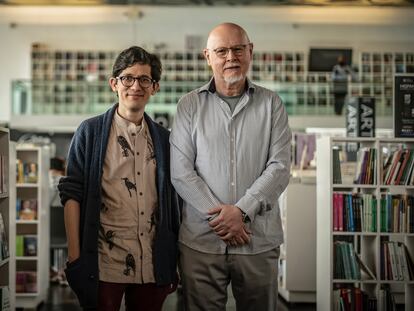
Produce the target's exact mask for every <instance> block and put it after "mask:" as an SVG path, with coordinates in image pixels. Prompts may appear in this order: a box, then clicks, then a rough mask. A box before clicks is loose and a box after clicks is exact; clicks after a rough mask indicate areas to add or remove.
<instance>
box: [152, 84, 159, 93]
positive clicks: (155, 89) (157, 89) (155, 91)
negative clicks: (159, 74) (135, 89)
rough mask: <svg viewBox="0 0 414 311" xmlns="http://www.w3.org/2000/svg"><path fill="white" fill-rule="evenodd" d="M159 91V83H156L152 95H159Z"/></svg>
mask: <svg viewBox="0 0 414 311" xmlns="http://www.w3.org/2000/svg"><path fill="white" fill-rule="evenodd" d="M159 90H160V84H159V83H158V82H155V83H154V85H153V87H152V91H151V95H155V93H157V92H158V91H159Z"/></svg>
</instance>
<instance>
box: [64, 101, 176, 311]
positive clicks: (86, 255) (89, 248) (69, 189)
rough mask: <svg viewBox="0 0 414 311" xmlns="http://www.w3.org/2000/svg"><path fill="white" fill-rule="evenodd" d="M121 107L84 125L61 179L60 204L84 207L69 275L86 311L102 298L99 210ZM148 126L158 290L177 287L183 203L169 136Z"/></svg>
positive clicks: (68, 278) (74, 140) (73, 143)
mask: <svg viewBox="0 0 414 311" xmlns="http://www.w3.org/2000/svg"><path fill="white" fill-rule="evenodd" d="M116 107H117V104H116V105H114V106H113V107H112V108H111V109H109V110H108V111H107V112H105V113H104V114H101V115H99V116H97V117H94V118H91V119H88V120H86V121H84V122H82V123H81V125H80V126H79V128H78V129H77V131H76V133H75V135H74V136H73V139H72V142H71V146H70V149H69V154H68V162H67V176H65V177H63V178H61V180H60V182H59V186H58V188H59V191H60V197H61V202H62V204H63V205H64V204H65V203H66V201H67V200H69V199H73V200H75V201H77V202H79V203H80V237H79V238H80V248H81V254H80V257H79V258H78V259H77V260H75V261H74V262H71V263H70V264H68V266H67V269H66V270H65V273H66V277H67V280H68V283H69V285H70V286H71V288H72V289H73V291H74V292H75V293H76V295H77V296H78V299H79V302H80V304H81V306H82V307H84V308H95V307H96V306H97V297H98V295H97V294H98V282H99V271H98V231H99V221H100V220H99V217H100V207H101V204H102V202H101V200H102V198H101V178H102V170H103V163H104V160H105V154H106V148H107V144H108V137H109V132H110V129H111V123H112V119H113V115H114V113H115V111H116ZM144 117H145V121H146V122H147V124H148V128H149V131H150V134H151V137H152V140H153V143H154V152H155V158H156V161H157V171H156V183H157V190H158V203H159V209H158V212H157V221H156V223H157V227H156V235H155V239H154V243H153V261H154V262H153V264H154V274H155V280H156V283H157V285H168V284H170V283H174V282H176V278H177V276H176V263H177V253H178V250H177V235H178V229H179V221H180V209H179V206H180V204H179V198H178V196H177V194H176V192H175V190H174V189H173V187H172V185H171V180H170V145H169V142H168V139H169V132H168V131H167V130H166V129H164V128H163V127H162V126H160V125H159V124H157V123H155V122H154V121H153V120H152V119H151V118H150V117H149V116H148V115H147V114H144Z"/></svg>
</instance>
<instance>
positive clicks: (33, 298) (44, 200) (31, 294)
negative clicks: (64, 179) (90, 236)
mask: <svg viewBox="0 0 414 311" xmlns="http://www.w3.org/2000/svg"><path fill="white" fill-rule="evenodd" d="M48 171H49V148H48V147H38V146H32V145H18V146H17V148H16V200H15V202H16V203H15V220H14V221H15V224H16V235H15V237H14V239H13V241H12V243H13V246H14V248H15V249H14V254H15V258H14V259H15V261H16V275H15V280H16V285H15V291H16V307H18V308H36V307H37V306H38V305H39V304H40V303H41V302H43V301H45V300H46V298H47V289H48V284H49V227H50V226H49V217H50V213H49V180H48Z"/></svg>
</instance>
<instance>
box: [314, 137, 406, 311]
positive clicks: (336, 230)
mask: <svg viewBox="0 0 414 311" xmlns="http://www.w3.org/2000/svg"><path fill="white" fill-rule="evenodd" d="M413 170H414V139H381V138H331V137H323V138H320V139H318V141H317V180H318V183H317V309H318V310H321V311H324V310H379V311H385V310H396V309H398V310H400V309H401V310H406V311H408V310H414V265H413V258H414V257H413V256H414V213H413V202H414V190H413V188H412V186H413V185H414V173H413ZM354 307H355V308H354Z"/></svg>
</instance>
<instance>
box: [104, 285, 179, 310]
mask: <svg viewBox="0 0 414 311" xmlns="http://www.w3.org/2000/svg"><path fill="white" fill-rule="evenodd" d="M173 291H174V288H171V286H169V285H167V286H157V285H155V284H154V283H149V284H120V283H109V282H102V281H99V290H98V308H97V310H99V311H119V308H120V307H121V302H122V296H123V295H124V293H125V307H126V311H141V310H142V311H161V308H162V305H163V303H164V301H165V298H167V295H168V294H170V293H171V292H173Z"/></svg>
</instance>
